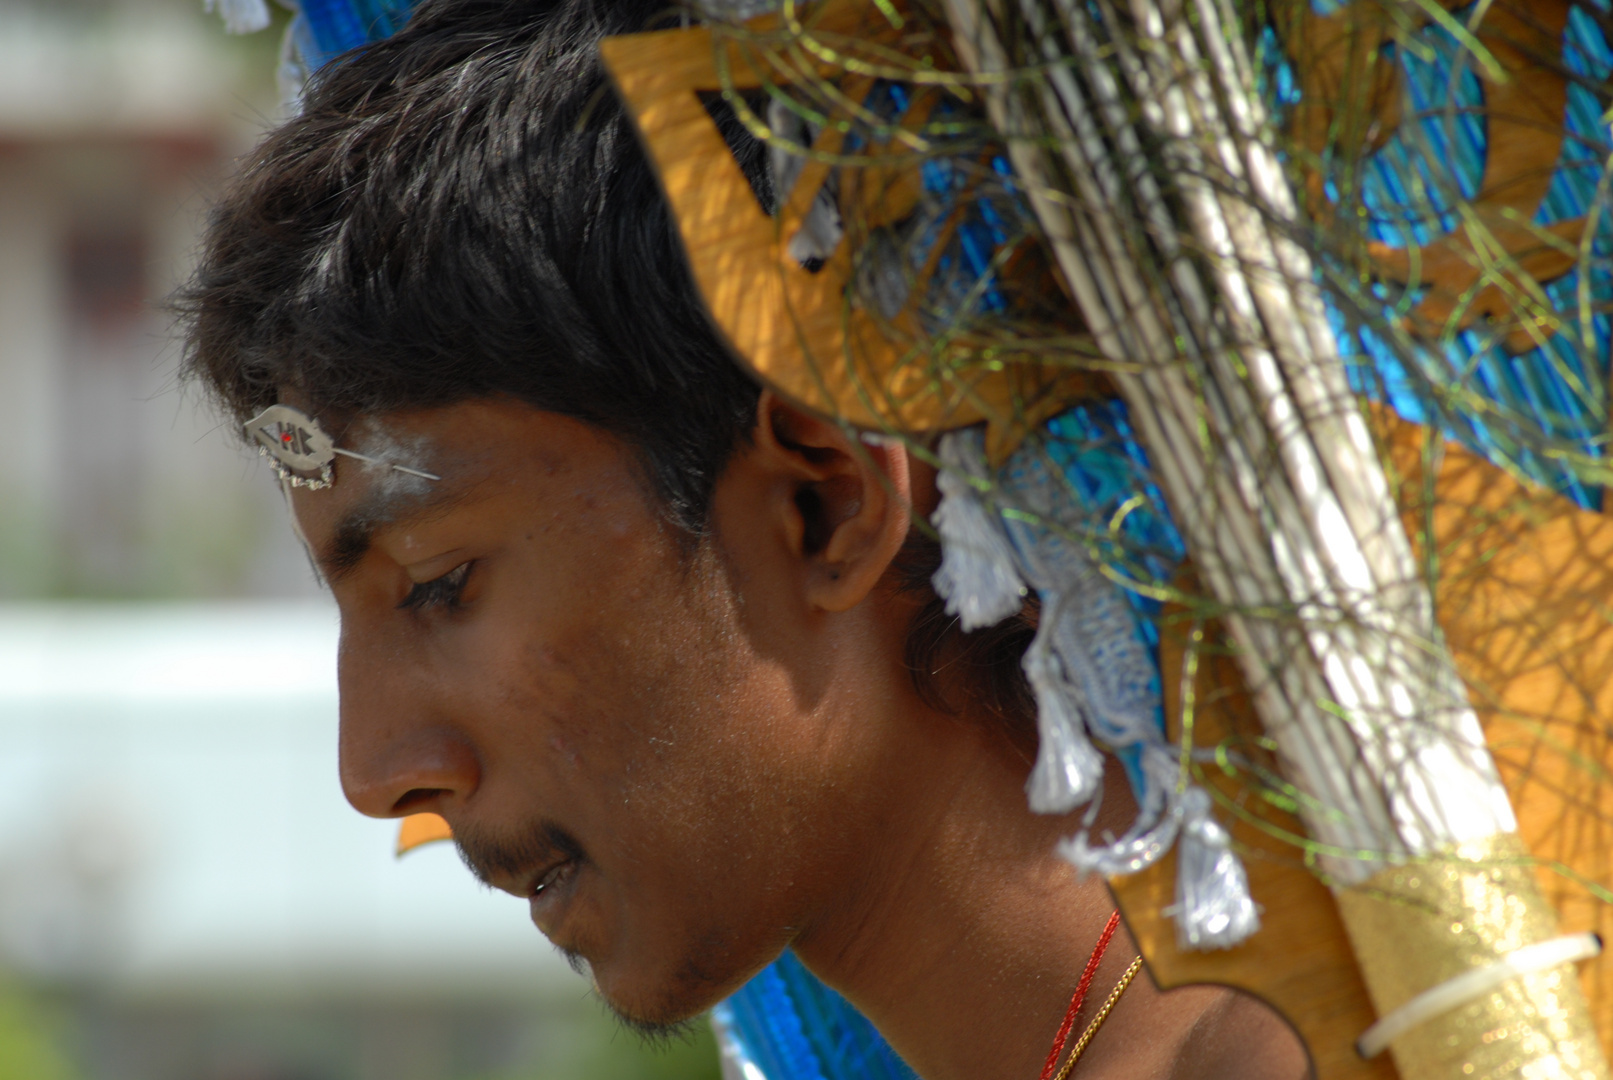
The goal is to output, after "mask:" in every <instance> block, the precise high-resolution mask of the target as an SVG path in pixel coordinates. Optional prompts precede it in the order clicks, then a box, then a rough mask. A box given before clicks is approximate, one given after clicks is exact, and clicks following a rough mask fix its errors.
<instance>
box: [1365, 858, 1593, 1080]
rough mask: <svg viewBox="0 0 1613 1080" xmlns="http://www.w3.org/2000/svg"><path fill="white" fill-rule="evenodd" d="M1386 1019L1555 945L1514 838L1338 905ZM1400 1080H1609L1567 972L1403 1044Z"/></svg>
mask: <svg viewBox="0 0 1613 1080" xmlns="http://www.w3.org/2000/svg"><path fill="white" fill-rule="evenodd" d="M1338 901H1339V911H1340V914H1341V915H1342V916H1343V919H1344V925H1345V928H1346V930H1347V931H1348V933H1349V936H1350V940H1351V943H1352V945H1353V946H1354V948H1355V952H1356V956H1357V958H1358V959H1359V960H1360V964H1361V973H1362V976H1363V977H1364V979H1365V981H1366V984H1367V991H1368V993H1369V994H1370V995H1371V997H1372V1004H1373V1007H1374V1008H1375V1009H1376V1010H1377V1012H1378V1015H1379V1016H1384V1015H1387V1014H1388V1013H1389V1012H1390V1011H1391V1010H1393V1009H1395V1008H1397V1007H1399V1006H1400V1005H1402V1004H1403V1003H1405V1002H1406V1001H1408V1000H1410V999H1411V998H1413V997H1415V996H1416V995H1417V994H1420V993H1422V992H1423V991H1425V990H1428V989H1430V988H1431V987H1434V986H1438V985H1439V984H1440V983H1443V982H1444V981H1445V980H1447V979H1450V978H1452V977H1453V976H1456V975H1460V974H1462V973H1463V972H1466V971H1471V970H1474V969H1476V968H1482V967H1488V966H1489V965H1491V964H1493V963H1495V962H1496V961H1497V960H1499V959H1500V958H1501V957H1502V956H1505V955H1506V954H1507V953H1509V952H1512V951H1513V950H1514V949H1519V948H1522V947H1523V946H1525V945H1533V944H1535V943H1537V942H1542V941H1547V940H1549V939H1551V938H1553V937H1556V936H1557V917H1556V913H1555V912H1554V911H1553V910H1552V907H1551V905H1550V904H1548V903H1547V902H1546V900H1545V898H1544V897H1543V896H1542V895H1541V892H1540V886H1539V884H1538V882H1537V881H1536V879H1535V869H1534V866H1533V864H1532V863H1531V861H1530V859H1529V853H1528V851H1527V850H1525V848H1524V846H1523V843H1522V841H1520V840H1519V839H1518V838H1517V837H1516V836H1513V835H1505V836H1495V837H1491V838H1490V839H1488V840H1483V841H1476V842H1472V843H1466V844H1462V845H1459V846H1457V847H1456V848H1454V849H1453V850H1451V851H1450V852H1448V853H1447V854H1445V855H1443V856H1440V857H1437V858H1433V859H1429V860H1426V861H1423V862H1418V863H1410V864H1407V865H1404V866H1395V867H1390V868H1389V869H1387V870H1383V871H1381V872H1379V873H1378V874H1377V875H1375V876H1374V877H1372V878H1371V879H1369V880H1368V881H1367V882H1365V883H1364V884H1362V885H1360V886H1358V887H1356V888H1352V889H1349V890H1346V891H1344V892H1342V893H1340V894H1339V896H1338ZM1390 1049H1391V1052H1392V1053H1393V1055H1394V1060H1395V1065H1396V1067H1397V1068H1398V1069H1399V1071H1400V1075H1401V1076H1402V1077H1403V1078H1404V1080H1513V1078H1516V1080H1609V1075H1608V1071H1607V1068H1606V1066H1605V1064H1603V1060H1602V1056H1601V1050H1600V1047H1599V1046H1598V1043H1597V1037H1596V1030H1595V1028H1594V1027H1593V1026H1592V1023H1591V1015H1590V1009H1589V1007H1588V1006H1587V1005H1586V1002H1585V995H1584V993H1583V991H1582V990H1581V987H1580V984H1579V976H1578V973H1577V972H1576V971H1575V970H1573V968H1572V967H1570V966H1566V965H1565V966H1563V967H1560V968H1554V969H1552V970H1550V971H1543V972H1540V973H1537V974H1534V975H1526V976H1523V977H1521V978H1517V979H1513V980H1511V981H1510V982H1508V983H1506V984H1505V985H1503V986H1501V987H1499V988H1498V989H1496V990H1494V991H1491V992H1490V993H1487V994H1485V995H1483V996H1482V997H1480V998H1479V999H1477V1000H1475V1001H1472V1002H1469V1003H1468V1004H1466V1005H1463V1006H1461V1007H1460V1008H1457V1009H1454V1010H1452V1011H1450V1012H1448V1013H1445V1014H1444V1015H1441V1016H1436V1017H1434V1018H1432V1019H1430V1020H1429V1021H1428V1022H1427V1023H1425V1024H1422V1025H1421V1026H1419V1027H1417V1028H1415V1029H1413V1030H1412V1031H1409V1032H1407V1033H1406V1034H1404V1035H1402V1036H1401V1037H1400V1038H1399V1039H1397V1040H1395V1042H1394V1043H1393V1044H1392V1045H1391V1047H1390Z"/></svg>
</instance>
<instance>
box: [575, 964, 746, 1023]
mask: <svg viewBox="0 0 1613 1080" xmlns="http://www.w3.org/2000/svg"><path fill="white" fill-rule="evenodd" d="M622 959H625V958H613V959H612V960H605V959H598V960H596V959H592V958H582V959H581V961H580V962H581V963H582V964H584V965H586V967H587V969H588V971H589V973H590V974H591V975H592V976H593V982H594V991H595V993H597V994H598V995H599V997H600V999H601V1000H602V1001H603V1002H604V1003H605V1005H606V1007H607V1008H609V1009H610V1010H611V1012H613V1013H615V1014H616V1016H617V1018H618V1019H619V1020H621V1022H622V1023H623V1024H624V1025H626V1026H627V1027H629V1028H631V1029H633V1030H634V1031H637V1032H639V1033H640V1034H644V1035H649V1036H656V1035H668V1034H673V1033H675V1032H677V1031H678V1030H679V1029H680V1028H681V1027H683V1026H684V1025H686V1024H687V1023H688V1022H689V1021H690V1020H691V1019H693V1018H695V1017H697V1016H699V1015H700V1014H701V1013H704V1012H706V1011H707V1010H709V1009H710V1008H711V1007H712V1006H713V1005H716V1004H717V1003H718V1002H720V1001H722V1000H723V999H724V998H726V997H727V996H728V995H729V994H731V993H733V992H734V991H735V990H737V989H739V988H740V987H741V986H743V985H744V983H745V981H746V980H747V979H749V978H750V977H751V975H753V974H754V973H755V972H756V971H757V970H760V969H761V968H762V967H764V966H766V964H767V963H769V962H770V960H771V959H772V957H765V958H762V959H761V960H760V961H759V962H757V963H755V964H746V965H738V966H735V965H729V964H721V965H714V964H713V963H712V959H713V958H711V957H709V956H701V957H694V956H689V957H685V958H684V959H683V960H681V961H676V962H672V963H668V964H665V965H659V964H658V965H653V966H652V967H653V969H654V970H645V969H644V968H643V967H640V966H638V965H634V964H630V963H620V962H618V961H620V960H622Z"/></svg>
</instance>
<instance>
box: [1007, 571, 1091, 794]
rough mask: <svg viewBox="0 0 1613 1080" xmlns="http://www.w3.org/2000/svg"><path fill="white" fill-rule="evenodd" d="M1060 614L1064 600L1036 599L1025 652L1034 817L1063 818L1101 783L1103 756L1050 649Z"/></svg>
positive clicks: (1029, 783)
mask: <svg viewBox="0 0 1613 1080" xmlns="http://www.w3.org/2000/svg"><path fill="white" fill-rule="evenodd" d="M1064 614H1065V610H1064V599H1063V597H1061V596H1059V595H1058V594H1057V593H1046V592H1044V593H1043V594H1042V619H1041V623H1040V624H1039V625H1038V626H1037V628H1036V637H1035V639H1033V640H1032V642H1031V647H1030V648H1029V649H1027V650H1026V651H1025V659H1024V661H1023V663H1024V668H1025V677H1026V678H1027V679H1028V680H1029V681H1030V684H1031V690H1032V691H1033V692H1034V693H1035V695H1036V729H1037V733H1038V741H1037V749H1036V764H1035V765H1034V766H1033V767H1032V768H1031V775H1030V778H1029V779H1028V780H1026V781H1025V795H1026V797H1027V799H1028V801H1029V802H1030V808H1031V810H1032V811H1033V812H1035V813H1038V814H1067V813H1069V812H1070V811H1071V810H1074V809H1075V808H1076V807H1077V806H1080V805H1081V804H1082V803H1084V802H1088V801H1089V800H1091V798H1092V797H1093V796H1094V795H1096V794H1097V793H1098V789H1099V785H1101V784H1102V783H1103V756H1102V755H1101V754H1099V753H1098V751H1097V750H1095V749H1093V746H1092V743H1091V742H1090V741H1089V740H1088V739H1087V736H1086V731H1085V729H1084V723H1083V714H1084V712H1085V709H1084V707H1083V706H1084V704H1085V703H1084V702H1083V701H1082V698H1081V692H1080V689H1079V688H1078V687H1077V686H1076V685H1075V684H1073V683H1071V682H1070V681H1069V680H1068V679H1067V678H1065V675H1064V670H1063V667H1062V666H1061V665H1060V663H1059V658H1058V656H1057V655H1056V654H1055V653H1054V651H1053V647H1052V640H1053V632H1052V629H1051V628H1052V626H1053V624H1054V623H1055V622H1057V621H1058V620H1059V619H1060V618H1061V617H1063V616H1064Z"/></svg>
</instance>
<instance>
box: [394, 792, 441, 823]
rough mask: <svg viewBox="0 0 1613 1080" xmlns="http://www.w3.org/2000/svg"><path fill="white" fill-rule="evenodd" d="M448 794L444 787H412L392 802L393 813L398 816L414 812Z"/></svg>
mask: <svg viewBox="0 0 1613 1080" xmlns="http://www.w3.org/2000/svg"><path fill="white" fill-rule="evenodd" d="M446 794H448V792H446V791H444V790H443V789H442V788H410V789H409V790H408V791H405V792H404V793H403V795H402V796H401V797H400V798H399V799H398V801H397V802H395V803H393V804H392V813H393V814H395V815H398V816H402V815H405V814H414V813H418V812H419V811H421V810H423V809H425V807H426V804H427V803H431V802H434V801H435V800H436V799H438V798H439V797H441V796H443V795H446Z"/></svg>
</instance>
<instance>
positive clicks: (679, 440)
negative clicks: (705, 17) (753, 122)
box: [176, 0, 1034, 747]
mask: <svg viewBox="0 0 1613 1080" xmlns="http://www.w3.org/2000/svg"><path fill="white" fill-rule="evenodd" d="M669 17H671V18H676V17H677V16H676V15H675V14H673V15H671V16H669V14H668V9H667V7H666V6H665V0H426V2H424V3H422V4H421V5H420V7H419V8H418V9H417V10H416V12H415V14H414V16H413V18H411V19H410V21H409V23H408V25H407V26H405V27H404V29H403V30H401V31H399V32H398V33H397V34H396V35H394V36H393V37H391V38H389V39H387V40H385V41H382V42H378V43H376V44H373V45H370V46H367V47H365V48H363V49H362V50H360V51H358V52H356V53H353V54H350V55H348V56H346V57H343V58H341V59H340V60H338V61H337V62H336V63H334V64H332V65H330V66H329V67H327V68H326V69H325V70H324V71H322V72H321V73H320V74H319V75H318V77H317V78H316V79H315V80H314V82H313V84H312V85H311V86H310V87H309V90H308V93H307V96H306V99H305V101H304V104H303V109H302V112H301V114H300V115H298V116H297V117H295V118H293V119H291V120H289V121H288V122H286V123H285V124H284V125H283V126H281V127H280V128H279V129H277V130H276V131H274V132H273V133H272V134H270V135H269V136H268V138H266V139H265V140H264V142H263V143H262V144H261V145H260V146H259V147H258V148H257V149H256V150H255V151H254V152H253V153H252V155H251V156H250V157H249V158H248V159H247V160H246V162H245V163H244V167H243V168H242V169H241V171H240V173H239V175H238V176H237V177H236V179H235V180H234V182H233V183H232V185H231V186H230V188H229V189H228V191H227V192H226V193H225V195H224V197H223V199H222V200H221V201H220V202H219V204H218V206H217V208H216V209H215V210H214V212H213V215H212V218H211V220H210V222H209V225H208V229H207V233H206V236H205V239H204V242H203V247H202V252H201V258H200V261H199V265H198V268H197V270H196V272H195V275H194V277H193V279H192V281H191V283H190V284H189V285H188V286H187V287H186V289H185V290H183V291H182V292H181V293H180V294H179V296H178V297H177V299H176V306H177V309H178V311H179V313H180V317H181V323H182V326H183V329H184V331H185V336H186V353H185V368H186V372H187V374H188V375H189V376H190V377H191V378H193V379H195V380H198V381H200V382H201V383H202V384H203V385H205V386H206V387H207V389H208V390H209V391H210V392H211V393H212V394H213V395H214V396H215V397H216V398H217V399H218V400H219V401H220V403H221V404H222V405H223V406H224V408H225V409H226V411H227V412H229V413H231V414H233V416H234V417H235V418H236V419H238V420H245V419H246V418H247V417H249V416H251V415H252V414H254V413H256V412H257V411H259V410H261V409H262V408H264V407H265V406H267V405H270V404H273V403H274V402H275V401H276V400H277V399H278V398H279V396H280V394H281V391H282V389H283V388H284V387H287V386H291V387H295V388H296V389H297V390H298V391H299V392H300V393H301V394H303V395H305V396H306V397H308V398H309V399H311V400H312V401H313V403H314V404H315V407H316V408H317V409H318V410H320V411H326V410H329V411H331V412H333V413H337V414H357V415H366V414H376V413H384V412H388V411H391V410H396V409H406V408H430V407H435V406H442V405H448V404H452V403H454V402H457V401H463V400H468V399H472V398H479V397H490V396H509V397H513V398H516V399H519V400H521V401H524V402H526V403H528V404H530V405H533V406H535V407H537V408H540V409H544V410H548V411H552V412H556V413H562V414H565V415H567V416H572V417H575V418H577V419H580V420H584V421H586V422H588V423H592V424H595V425H597V426H599V427H601V428H603V429H605V430H607V431H609V432H611V433H613V434H615V435H616V436H618V437H619V438H621V439H623V440H624V441H625V442H626V443H627V444H628V445H630V446H633V447H635V448H636V449H637V450H638V452H639V455H640V459H641V461H642V463H643V465H644V467H645V470H646V475H647V477H648V479H649V481H650V484H651V486H652V487H653V488H654V490H655V491H656V493H657V494H658V495H659V496H660V498H661V500H662V502H663V503H664V506H665V509H666V511H667V514H668V516H669V518H670V519H671V520H672V521H673V522H674V523H675V524H677V525H678V526H679V527H681V528H682V529H683V530H685V531H686V532H687V533H688V534H690V535H699V534H700V533H702V532H703V531H704V529H705V527H706V519H707V512H708V509H709V504H710V498H711V493H712V488H713V486H714V484H715V483H716V480H717V478H718V476H719V475H720V474H721V472H722V470H723V468H724V466H725V465H726V464H727V462H728V460H729V458H730V456H731V455H732V454H733V452H734V450H735V449H736V448H737V447H738V446H739V445H741V444H742V443H743V442H744V440H745V439H746V438H747V437H748V435H749V432H750V430H751V428H752V426H753V425H754V424H755V422H756V405H757V397H758V394H759V387H758V386H757V384H756V383H755V382H754V381H753V380H752V379H751V378H750V377H749V376H748V375H746V374H745V372H744V371H743V370H742V369H741V367H740V365H739V364H738V363H737V362H736V361H735V359H734V357H733V356H732V355H731V354H730V352H729V350H728V348H727V346H726V345H725V343H724V342H723V341H722V340H721V338H720V337H719V335H718V334H717V332H716V331H715V330H714V328H713V327H712V325H711V323H710V322H709V320H708V318H707V316H706V314H705V312H704V309H703V307H702V305H701V302H700V299H699V296H698V294H697V292H696V288H695V285H694V282H693V278H692V275H691V274H690V272H689V270H688V267H687V264H686V263H685V261H684V255H683V251H682V247H681V244H680V241H679V239H678V237H677V234H676V230H675V227H674V225H673V223H672V220H671V216H670V214H669V212H668V210H667V208H666V205H665V202H664V201H663V199H662V196H661V193H660V190H659V188H658V185H657V181H656V179H655V176H654V174H653V172H652V171H651V168H650V166H649V163H648V162H647V160H646V159H645V157H644V154H643V152H642V150H641V149H640V147H639V144H638V142H637V137H636V135H635V133H634V132H633V131H632V130H631V127H630V122H629V121H628V120H627V118H626V117H625V115H624V114H623V111H622V109H621V107H620V105H619V104H618V103H617V101H616V98H615V95H614V93H613V92H612V91H611V89H610V87H609V86H608V84H607V82H606V78H605V75H604V72H603V69H602V67H601V65H600V61H599V57H598V42H599V39H600V38H602V37H604V36H606V35H609V34H619V33H632V32H636V31H641V30H646V29H650V28H653V27H654V26H655V25H657V23H658V22H661V21H663V20H665V19H667V18H669ZM710 107H711V110H712V114H713V117H714V119H715V120H716V121H717V122H718V125H719V127H720V128H722V130H723V133H724V135H725V136H726V137H727V140H728V142H729V145H730V148H731V149H732V150H733V151H734V154H735V156H736V158H738V159H739V162H740V164H741V167H742V168H744V169H745V172H746V174H747V176H748V177H749V178H750V180H751V184H752V186H753V187H754V188H755V189H756V191H757V194H758V196H759V197H760V198H761V199H762V200H763V202H764V204H765V203H768V202H770V201H771V200H772V188H771V183H770V181H769V179H768V173H767V166H766V147H765V146H764V145H763V144H761V143H760V142H758V141H757V140H755V139H754V138H752V137H751V136H750V135H749V134H748V133H747V132H746V131H745V129H744V128H743V126H742V125H741V124H740V123H739V122H738V120H737V118H735V116H734V115H733V113H732V111H731V110H728V109H727V108H726V107H725V106H723V105H722V104H721V103H720V102H717V103H714V104H713V105H711V106H710ZM939 561H940V548H939V545H937V544H936V543H935V541H934V540H933V539H931V538H929V537H928V536H925V535H922V534H921V533H920V532H918V531H917V530H915V535H914V538H913V540H912V541H911V542H910V543H909V545H908V547H907V549H906V550H904V552H903V553H902V558H901V560H900V562H899V566H898V574H897V577H898V579H899V585H900V586H901V587H902V588H904V589H907V590H909V591H918V592H922V593H924V594H925V596H926V600H925V603H924V605H923V607H922V610H921V611H920V613H919V615H918V616H917V617H916V619H915V622H914V628H913V633H912V634H911V635H910V640H909V647H908V663H909V665H910V666H911V667H912V668H913V672H914V679H915V682H916V684H917V685H918V687H919V689H920V691H921V692H923V693H924V694H925V696H926V697H927V698H929V699H930V700H931V701H932V702H934V703H935V704H937V705H940V706H942V707H946V708H951V707H952V705H951V703H950V701H949V700H948V699H949V695H948V693H946V692H944V691H943V689H942V687H943V686H945V687H946V688H947V689H948V690H953V691H954V693H956V692H961V693H963V694H965V695H967V696H968V697H969V698H970V699H971V700H972V701H974V702H976V703H978V704H980V705H983V706H984V707H985V708H986V709H987V711H989V712H991V713H993V714H994V715H996V716H998V717H999V718H1001V719H1002V720H1004V721H1005V722H1006V723H1007V724H1008V726H1009V728H1010V729H1011V730H1012V731H1013V732H1014V733H1015V735H1016V741H1018V742H1019V743H1020V744H1021V745H1022V746H1023V745H1029V746H1031V747H1034V735H1029V736H1027V734H1026V732H1027V728H1026V720H1027V718H1028V717H1029V716H1030V715H1031V714H1032V709H1031V706H1030V702H1029V695H1028V691H1027V689H1026V687H1025V682H1024V679H1023V676H1022V675H1021V674H1020V671H1019V657H1020V656H1021V655H1022V654H1023V652H1024V649H1025V647H1026V645H1027V644H1028V643H1029V640H1030V637H1031V634H1032V633H1033V628H1032V623H1031V619H1032V618H1033V617H1034V616H1032V615H1029V614H1027V615H1026V616H1024V617H1021V618H1020V619H1015V620H1009V621H1008V622H1007V623H1005V624H1002V625H1001V626H999V627H994V628H993V629H992V630H990V631H985V632H982V633H980V634H975V635H970V636H969V637H968V638H967V639H966V638H964V636H963V635H962V634H960V633H958V632H957V630H956V623H955V620H953V619H951V618H950V617H948V616H946V614H945V612H944V609H943V606H942V604H941V601H940V600H939V599H938V598H937V597H936V596H935V595H934V593H933V592H932V591H930V589H929V578H930V576H931V574H933V572H934V570H935V568H936V566H937V565H938V564H939ZM943 668H945V669H947V671H946V674H945V675H944V676H939V677H938V673H939V672H940V670H941V669H943ZM1027 739H1028V740H1029V741H1028V742H1027Z"/></svg>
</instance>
